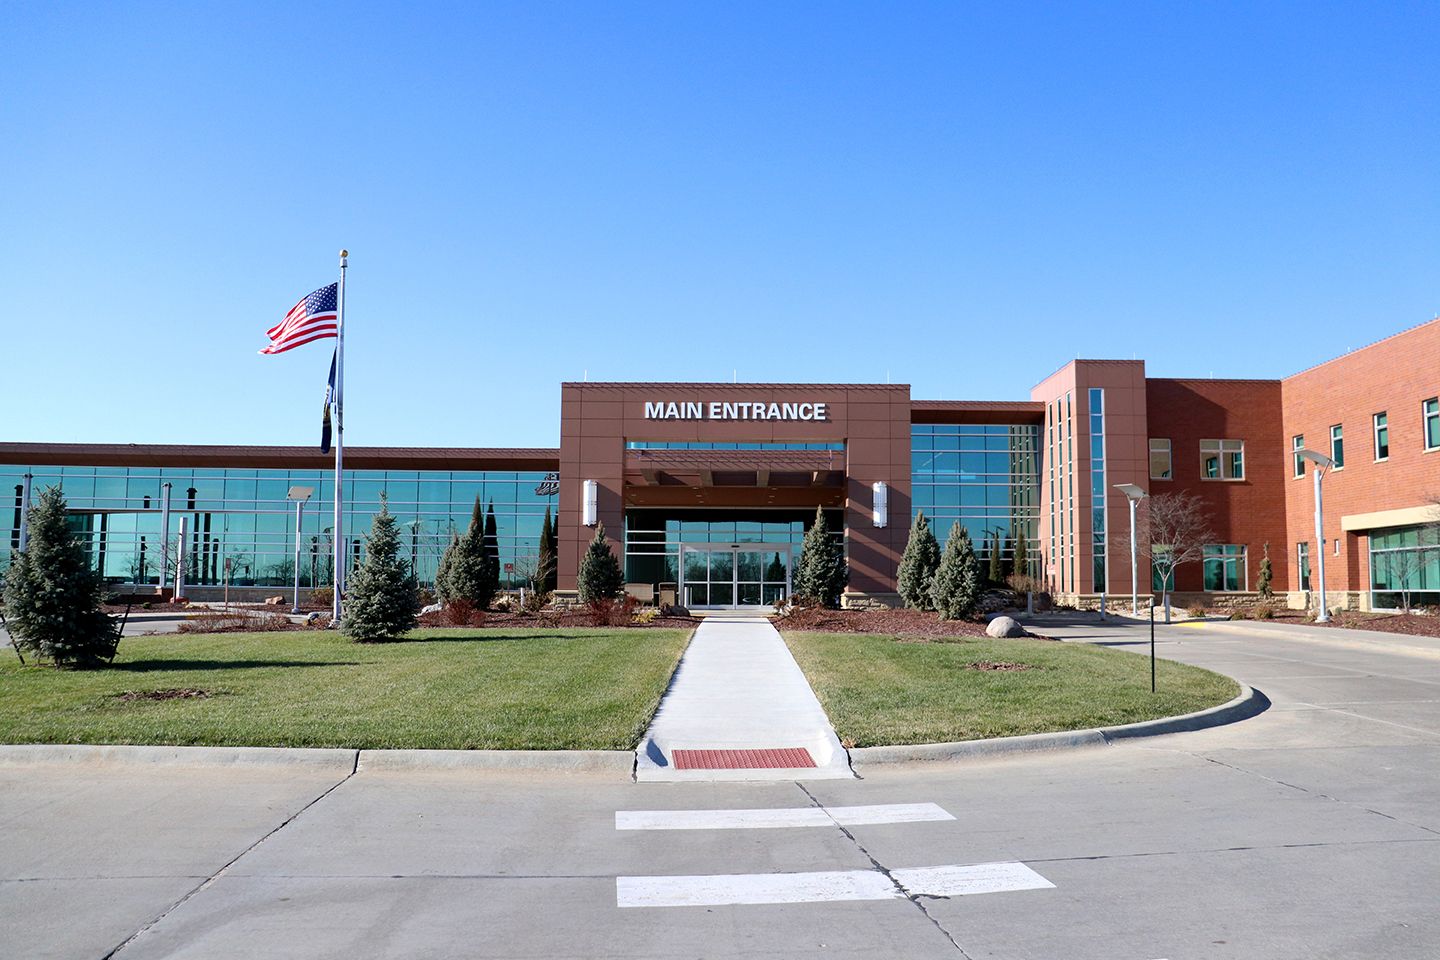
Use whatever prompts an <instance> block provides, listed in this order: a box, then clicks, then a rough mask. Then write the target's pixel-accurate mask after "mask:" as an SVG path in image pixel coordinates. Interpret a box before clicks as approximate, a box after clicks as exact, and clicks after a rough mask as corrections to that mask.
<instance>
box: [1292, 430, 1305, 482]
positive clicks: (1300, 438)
mask: <svg viewBox="0 0 1440 960" xmlns="http://www.w3.org/2000/svg"><path fill="white" fill-rule="evenodd" d="M1290 449H1292V450H1294V451H1295V476H1297V477H1303V476H1305V458H1304V457H1302V456H1300V451H1301V450H1303V449H1305V434H1303V433H1301V434H1297V435H1296V437H1295V439H1293V440H1291V441H1290Z"/></svg>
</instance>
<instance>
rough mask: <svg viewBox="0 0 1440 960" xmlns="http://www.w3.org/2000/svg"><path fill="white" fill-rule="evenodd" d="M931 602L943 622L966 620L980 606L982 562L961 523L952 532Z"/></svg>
mask: <svg viewBox="0 0 1440 960" xmlns="http://www.w3.org/2000/svg"><path fill="white" fill-rule="evenodd" d="M930 598H931V602H932V603H934V605H935V609H936V610H939V611H940V619H942V620H963V619H964V618H966V617H968V616H970V614H972V613H974V612H975V606H976V605H977V604H978V603H979V602H980V561H979V560H978V559H977V558H976V556H975V545H974V544H973V543H971V542H970V534H969V532H968V531H967V530H966V529H965V528H964V527H963V526H961V525H960V521H959V520H956V521H955V525H954V526H952V527H951V528H950V539H949V540H948V541H946V543H945V555H944V556H942V557H941V558H940V569H938V570H937V571H935V583H934V586H933V588H932V589H931V594H930Z"/></svg>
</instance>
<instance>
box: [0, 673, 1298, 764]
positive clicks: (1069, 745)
mask: <svg viewBox="0 0 1440 960" xmlns="http://www.w3.org/2000/svg"><path fill="white" fill-rule="evenodd" d="M1269 707H1270V698H1269V697H1267V696H1265V694H1263V693H1261V692H1260V691H1259V690H1255V689H1254V688H1252V687H1249V686H1247V685H1246V684H1243V683H1242V684H1240V695H1239V696H1238V697H1236V698H1235V699H1234V700H1231V701H1230V702H1229V703H1224V704H1221V705H1220V706H1218V707H1211V708H1210V709H1208V710H1200V711H1197V712H1195V713H1187V714H1184V715H1182V716H1178V717H1162V718H1160V719H1158V720H1146V721H1143V722H1141V723H1131V724H1126V725H1124V726H1118V727H1101V728H1098V729H1094V730H1068V731H1061V732H1058V733H1038V734H1032V735H1030V736H1024V737H997V738H994V739H991V740H966V741H962V742H959V743H923V744H916V745H914V746H890V747H861V748H858V749H854V750H851V751H850V765H851V768H852V769H858V768H860V767H866V766H871V765H880V764H895V763H941V762H945V761H959V760H972V759H985V758H992V757H1003V756H1009V755H1011V754H1017V753H1032V752H1037V751H1045V750H1072V749H1076V748H1079V747H1099V746H1104V745H1105V744H1107V743H1111V742H1113V741H1115V740H1126V739H1131V738H1134V737H1158V736H1163V735H1164V734H1168V733H1184V732H1187V731H1191V730H1203V729H1205V728H1207V727H1218V726H1223V725H1224V724H1227V723H1235V722H1237V721H1239V720H1246V719H1249V718H1250V717H1253V716H1256V715H1257V714H1260V713H1263V712H1264V711H1265V710H1267V709H1269ZM49 763H63V764H69V765H72V766H82V767H84V766H100V765H121V766H132V767H158V766H164V767H194V768H206V767H210V768H214V767H231V768H238V767H249V768H257V769H276V768H280V767H293V768H297V769H304V770H311V771H316V772H319V771H327V772H334V773H342V774H348V773H350V772H352V771H354V770H368V771H419V770H493V771H512V772H527V773H564V774H572V775H599V776H604V777H606V778H607V779H612V778H613V779H615V780H618V781H629V780H632V779H633V777H634V765H635V753H634V751H631V750H337V749H323V748H315V747H150V746H130V745H119V744H117V745H92V744H47V743H37V744H8V745H3V744H0V768H6V767H21V766H32V765H36V764H49Z"/></svg>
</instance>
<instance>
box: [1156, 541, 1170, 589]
mask: <svg viewBox="0 0 1440 960" xmlns="http://www.w3.org/2000/svg"><path fill="white" fill-rule="evenodd" d="M1150 557H1151V560H1150V589H1151V590H1153V591H1154V592H1156V593H1174V592H1175V567H1174V566H1173V565H1172V564H1171V563H1170V547H1168V546H1165V545H1162V544H1158V543H1156V544H1151V546H1150Z"/></svg>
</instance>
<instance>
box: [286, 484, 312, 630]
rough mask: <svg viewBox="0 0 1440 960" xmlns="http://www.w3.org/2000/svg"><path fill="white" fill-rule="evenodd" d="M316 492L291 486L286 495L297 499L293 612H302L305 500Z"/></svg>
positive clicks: (291, 609)
mask: <svg viewBox="0 0 1440 960" xmlns="http://www.w3.org/2000/svg"><path fill="white" fill-rule="evenodd" d="M314 492H315V488H314V487H291V488H290V492H289V493H288V494H286V495H285V499H286V500H294V501H295V602H294V603H293V604H291V605H290V612H291V613H299V612H300V519H301V515H302V513H303V511H304V509H305V501H306V500H309V499H310V495H311V494H312V493H314Z"/></svg>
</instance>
